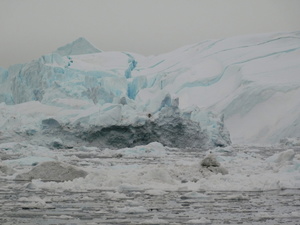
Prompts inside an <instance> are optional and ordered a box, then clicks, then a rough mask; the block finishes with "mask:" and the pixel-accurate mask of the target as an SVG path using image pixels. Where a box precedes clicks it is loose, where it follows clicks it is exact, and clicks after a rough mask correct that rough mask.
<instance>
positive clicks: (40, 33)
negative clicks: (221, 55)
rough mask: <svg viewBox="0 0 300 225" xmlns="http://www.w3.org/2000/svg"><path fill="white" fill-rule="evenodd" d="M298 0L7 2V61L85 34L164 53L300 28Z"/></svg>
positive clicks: (108, 44)
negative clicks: (202, 43)
mask: <svg viewBox="0 0 300 225" xmlns="http://www.w3.org/2000/svg"><path fill="white" fill-rule="evenodd" d="M299 9H300V1H299V0H0V29H1V34H0V66H3V67H8V66H9V65H12V64H16V63H24V62H29V61H31V60H32V59H35V58H38V57H39V56H41V55H43V54H46V53H49V52H52V51H53V50H55V49H56V48H57V47H60V46H62V45H64V44H66V43H69V42H71V41H73V40H75V39H77V38H78V37H85V38H87V39H88V40H89V41H91V42H92V43H93V44H94V45H95V46H96V47H98V48H99V49H101V50H104V51H130V52H136V53H141V54H144V55H152V54H160V53H164V52H168V51H171V50H174V49H176V48H178V47H181V46H184V45H187V44H193V43H196V42H199V41H202V40H206V39H214V38H222V37H228V36H234V35H243V34H252V33H266V32H277V31H278V32H280V31H295V30H300V13H299Z"/></svg>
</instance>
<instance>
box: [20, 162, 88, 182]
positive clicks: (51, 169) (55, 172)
mask: <svg viewBox="0 0 300 225" xmlns="http://www.w3.org/2000/svg"><path fill="white" fill-rule="evenodd" d="M86 175H87V172H85V171H84V170H81V169H79V168H76V167H74V166H72V165H70V164H66V163H61V162H44V163H41V164H38V165H37V166H35V167H34V168H33V169H32V170H30V171H29V172H26V173H23V174H19V175H17V176H16V178H15V179H16V180H29V181H30V180H33V179H41V180H42V181H56V182H63V181H68V180H74V179H75V178H79V177H85V176H86Z"/></svg>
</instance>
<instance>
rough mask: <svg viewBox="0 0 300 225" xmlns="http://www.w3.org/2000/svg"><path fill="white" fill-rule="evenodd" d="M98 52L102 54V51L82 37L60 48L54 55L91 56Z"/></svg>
mask: <svg viewBox="0 0 300 225" xmlns="http://www.w3.org/2000/svg"><path fill="white" fill-rule="evenodd" d="M97 52H101V50H99V49H97V48H96V47H95V46H94V45H92V44H91V43H90V42H89V41H88V40H86V39H85V38H83V37H80V38H78V39H76V40H75V41H73V42H71V43H69V44H66V45H64V46H62V47H59V48H58V49H57V50H56V51H54V53H58V54H59V55H61V56H66V55H81V54H91V53H97Z"/></svg>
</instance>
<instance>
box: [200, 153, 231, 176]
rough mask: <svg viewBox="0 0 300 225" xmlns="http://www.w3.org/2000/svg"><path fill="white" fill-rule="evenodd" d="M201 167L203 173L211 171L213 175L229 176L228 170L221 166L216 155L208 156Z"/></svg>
mask: <svg viewBox="0 0 300 225" xmlns="http://www.w3.org/2000/svg"><path fill="white" fill-rule="evenodd" d="M200 165H201V169H200V170H201V171H202V172H205V171H210V172H213V173H216V174H217V173H220V174H222V175H225V174H228V171H227V169H225V168H224V167H222V166H221V164H220V163H219V162H218V160H217V159H216V157H215V155H213V154H209V155H208V156H206V157H205V158H204V159H203V160H202V161H201V163H200Z"/></svg>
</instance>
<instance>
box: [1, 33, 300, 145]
mask: <svg viewBox="0 0 300 225" xmlns="http://www.w3.org/2000/svg"><path fill="white" fill-rule="evenodd" d="M299 60H300V32H291V33H276V34H261V35H252V36H243V37H233V38H227V39H220V40H208V41H203V42H201V43H197V44H194V45H190V46H186V47H183V48H180V49H178V50H175V51H173V52H170V53H166V54H162V55H158V56H151V57H144V56H141V55H138V54H134V53H124V52H102V51H100V50H98V49H97V48H95V47H94V46H93V45H91V44H90V43H89V42H88V41H86V40H85V39H83V38H80V39H78V40H76V41H74V42H72V43H71V44H67V45H65V46H63V47H61V48H59V49H58V50H56V51H54V52H53V53H50V54H47V55H44V56H42V57H40V58H39V59H37V60H33V61H32V62H30V63H27V64H19V65H14V66H11V67H9V68H8V69H7V70H6V69H4V68H0V87H1V88H0V102H3V103H2V104H1V105H0V108H1V115H0V116H1V118H0V125H1V133H3V134H5V135H6V136H7V137H12V136H13V134H18V135H19V137H18V138H26V137H27V136H30V138H31V140H38V137H41V135H42V136H43V137H47V138H49V143H50V142H51V141H50V139H53V138H54V137H55V134H59V135H57V136H58V137H59V136H61V137H63V138H62V139H63V140H64V142H66V145H68V143H70V142H71V139H72V138H74V139H73V141H74V140H75V139H76V141H86V142H88V143H90V144H91V145H97V146H113V147H116V148H118V147H126V146H135V145H140V144H148V143H150V142H152V141H158V142H161V143H162V144H164V145H168V146H174V147H212V146H226V145H228V144H230V143H231V141H230V137H229V133H230V135H231V138H232V140H233V142H234V143H276V142H279V140H280V139H282V138H290V137H296V136H300V119H299V118H300V114H299V113H300V111H299V107H300V100H299V99H300V89H299V87H300V76H299V72H300V64H299V62H300V61H299ZM13 118H14V119H13ZM49 121H50V122H49ZM48 123H49V124H48ZM224 124H225V125H226V127H227V128H228V130H229V133H228V131H227V129H226V128H225V126H224ZM9 134H11V135H9ZM26 135H27V136H26ZM67 142H68V143H67Z"/></svg>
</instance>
